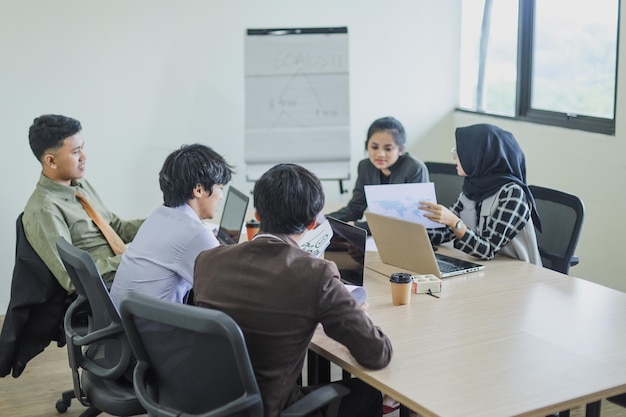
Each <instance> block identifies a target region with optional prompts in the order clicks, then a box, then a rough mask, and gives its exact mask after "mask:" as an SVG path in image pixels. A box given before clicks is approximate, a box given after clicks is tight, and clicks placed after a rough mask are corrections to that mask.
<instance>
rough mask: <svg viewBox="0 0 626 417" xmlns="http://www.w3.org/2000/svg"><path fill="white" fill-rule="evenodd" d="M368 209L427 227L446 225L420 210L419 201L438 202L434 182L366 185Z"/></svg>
mask: <svg viewBox="0 0 626 417" xmlns="http://www.w3.org/2000/svg"><path fill="white" fill-rule="evenodd" d="M365 198H366V199H367V209H368V210H369V211H371V212H373V213H376V214H382V215H384V216H389V217H397V218H400V219H404V220H407V221H410V222H414V223H421V224H423V225H424V226H425V227H427V228H441V227H445V226H444V225H443V224H439V223H435V222H433V221H431V220H428V219H427V218H426V217H424V215H423V212H422V211H420V210H418V207H419V201H428V202H432V203H436V202H437V197H436V195H435V184H434V183H432V182H423V183H410V184H383V185H366V186H365Z"/></svg>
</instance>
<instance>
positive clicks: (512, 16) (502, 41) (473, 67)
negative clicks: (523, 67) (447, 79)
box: [459, 0, 518, 116]
mask: <svg viewBox="0 0 626 417" xmlns="http://www.w3.org/2000/svg"><path fill="white" fill-rule="evenodd" d="M485 6H487V7H485ZM485 12H486V14H485ZM517 14H518V2H517V1H509V0H506V1H497V0H496V1H492V0H463V2H462V13H461V15H462V21H461V60H460V61H461V71H460V96H459V106H460V107H461V108H466V109H470V110H477V111H481V112H487V113H494V114H503V115H507V116H514V115H515V100H516V96H515V94H516V82H517ZM483 16H485V18H486V20H485V26H483ZM481 38H482V45H483V46H482V48H483V53H484V55H483V58H482V72H481Z"/></svg>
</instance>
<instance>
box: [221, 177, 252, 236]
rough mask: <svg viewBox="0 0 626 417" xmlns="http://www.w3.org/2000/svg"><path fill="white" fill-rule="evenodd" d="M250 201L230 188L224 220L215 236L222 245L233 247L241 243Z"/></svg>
mask: <svg viewBox="0 0 626 417" xmlns="http://www.w3.org/2000/svg"><path fill="white" fill-rule="evenodd" d="M249 201H250V197H248V196H247V195H245V194H244V193H242V192H241V191H239V190H238V189H236V188H235V187H233V186H232V185H231V186H230V187H228V193H227V194H226V202H225V203H224V209H223V210H222V218H221V220H220V225H219V227H218V228H217V231H216V234H215V236H216V237H217V240H218V241H219V242H220V243H221V244H222V245H232V244H235V243H238V242H239V237H240V236H241V229H242V228H243V222H244V221H245V218H246V211H247V210H248V202H249Z"/></svg>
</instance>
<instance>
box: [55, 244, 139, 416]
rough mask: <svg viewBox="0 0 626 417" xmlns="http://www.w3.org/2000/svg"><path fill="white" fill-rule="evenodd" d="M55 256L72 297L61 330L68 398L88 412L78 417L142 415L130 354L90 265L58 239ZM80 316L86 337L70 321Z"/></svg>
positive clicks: (86, 258) (118, 321)
mask: <svg viewBox="0 0 626 417" xmlns="http://www.w3.org/2000/svg"><path fill="white" fill-rule="evenodd" d="M57 250H58V252H59V256H60V257H61V260H62V261H63V264H64V265H65V269H66V270H67V272H68V274H69V276H70V279H71V281H72V284H74V287H75V288H76V294H77V298H76V300H75V301H74V302H73V303H72V304H71V305H70V307H69V308H68V310H67V312H66V314H65V319H64V326H65V338H66V341H67V352H68V359H69V365H70V368H71V370H72V379H73V383H74V395H75V398H77V399H78V400H79V401H80V403H81V404H83V405H85V406H87V407H89V408H88V409H87V410H86V411H85V412H83V414H81V417H88V416H89V417H91V416H97V415H99V414H100V413H102V412H105V413H108V414H111V415H115V416H133V415H138V414H145V412H146V411H145V409H144V408H143V407H142V406H141V404H140V403H139V401H138V400H137V397H136V395H135V391H134V388H133V384H132V382H131V379H132V378H130V377H128V375H129V374H130V372H132V365H131V364H132V363H133V362H134V358H133V356H132V349H131V347H130V345H129V344H128V340H127V338H126V333H125V332H124V326H123V325H122V321H121V318H120V316H119V314H118V312H117V310H116V309H115V307H114V305H113V302H112V301H111V298H110V297H109V292H108V290H107V288H106V286H105V283H104V281H103V280H102V277H101V276H100V273H99V272H98V269H97V268H96V264H95V263H94V261H93V259H92V258H91V256H90V255H89V254H88V253H87V252H85V251H84V250H82V249H78V248H76V247H75V246H73V245H72V244H70V243H68V242H67V241H66V240H65V239H64V238H63V237H60V238H59V239H58V240H57ZM85 311H87V320H88V326H87V332H86V333H84V331H83V330H82V328H81V329H77V328H76V320H77V319H78V320H81V319H82V318H83V317H84V315H85ZM125 374H126V375H127V376H126V377H125ZM65 400H66V398H62V399H61V400H60V401H65ZM67 405H68V407H69V405H70V403H69V402H68V403H67Z"/></svg>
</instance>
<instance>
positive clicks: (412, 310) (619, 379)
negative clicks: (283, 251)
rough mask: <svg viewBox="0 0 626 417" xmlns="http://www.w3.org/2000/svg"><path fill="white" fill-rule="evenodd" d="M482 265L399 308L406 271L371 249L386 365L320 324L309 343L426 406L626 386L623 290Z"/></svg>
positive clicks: (564, 399)
mask: <svg viewBox="0 0 626 417" xmlns="http://www.w3.org/2000/svg"><path fill="white" fill-rule="evenodd" d="M440 251H441V252H442V253H447V254H450V255H453V256H456V257H459V258H466V259H469V258H468V257H467V256H466V255H464V254H462V253H461V252H459V251H457V250H455V249H453V248H447V247H443V248H440ZM485 266H486V267H485V269H483V270H482V271H478V272H475V273H471V274H467V275H462V276H457V277H451V278H445V279H444V280H443V289H442V292H441V294H439V295H440V298H435V297H432V296H429V295H426V294H411V303H410V305H406V306H393V304H392V303H391V294H390V288H389V282H388V276H389V274H390V273H392V272H398V271H402V269H401V268H396V267H393V266H389V265H386V264H383V263H382V262H381V261H380V258H379V257H378V253H377V252H368V253H367V255H366V274H365V288H366V290H367V292H368V303H369V307H368V309H367V311H368V314H369V315H370V317H371V318H372V320H373V321H374V323H376V324H377V325H379V326H380V327H381V328H382V329H383V331H384V332H385V334H387V335H388V336H389V338H390V339H391V342H392V344H393V348H394V355H393V359H392V361H391V363H390V364H389V366H388V367H387V368H385V369H382V370H377V371H372V370H368V369H364V368H362V367H361V366H359V365H358V364H357V363H356V361H355V360H354V358H353V357H352V356H351V355H350V354H349V352H348V351H347V349H346V348H345V347H344V346H343V345H341V344H339V343H337V342H335V341H334V340H332V339H330V338H328V337H327V336H326V335H325V334H324V332H323V330H321V329H320V330H318V331H317V333H316V334H315V336H314V338H313V341H312V342H311V346H310V349H311V350H312V351H313V352H315V353H316V354H318V355H320V356H322V357H323V358H326V359H328V360H330V361H331V362H333V363H335V364H337V365H339V366H340V367H341V368H343V369H344V371H347V372H349V373H351V374H352V375H354V376H356V377H358V378H360V379H362V380H364V381H366V382H367V383H369V384H370V385H372V386H374V387H376V388H378V389H380V390H381V391H382V392H383V393H386V394H388V395H390V396H392V397H394V398H395V399H397V400H398V401H399V402H400V403H402V404H403V406H404V407H406V408H408V409H411V410H415V411H417V412H419V413H420V414H422V415H423V416H441V417H455V416H459V417H460V416H463V417H469V416H480V417H489V416H497V417H503V416H546V415H548V414H551V413H554V412H558V411H562V410H569V409H570V408H574V407H577V406H581V405H585V404H589V403H594V402H596V401H598V400H600V399H602V398H606V397H609V396H612V395H615V394H619V393H622V392H626V294H625V293H622V292H620V291H616V290H612V289H609V288H606V287H603V286H600V285H598V284H594V283H591V282H588V281H585V280H583V279H578V278H573V277H569V276H566V275H562V274H559V273H557V272H554V271H551V270H548V269H545V268H538V267H536V266H534V265H530V264H527V263H524V262H520V261H515V260H512V259H509V258H505V257H496V259H494V260H492V261H488V262H485ZM313 356H314V355H313ZM597 408H598V406H596V408H595V410H594V409H593V407H592V408H591V410H592V411H590V408H589V407H588V409H587V411H588V414H594V413H597ZM403 414H406V412H404V413H403Z"/></svg>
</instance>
